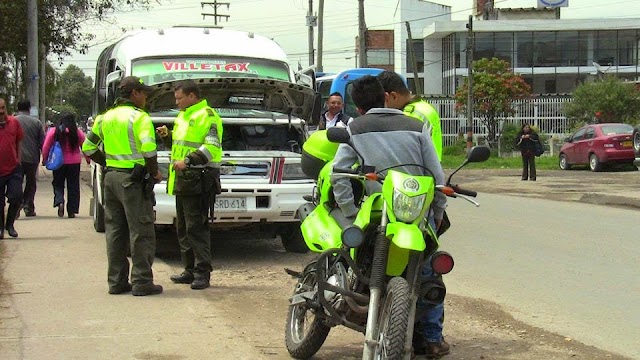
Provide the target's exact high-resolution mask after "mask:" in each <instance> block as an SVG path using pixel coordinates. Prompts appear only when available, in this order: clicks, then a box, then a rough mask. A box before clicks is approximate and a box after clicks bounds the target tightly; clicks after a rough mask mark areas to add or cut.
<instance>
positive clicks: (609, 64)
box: [394, 0, 640, 96]
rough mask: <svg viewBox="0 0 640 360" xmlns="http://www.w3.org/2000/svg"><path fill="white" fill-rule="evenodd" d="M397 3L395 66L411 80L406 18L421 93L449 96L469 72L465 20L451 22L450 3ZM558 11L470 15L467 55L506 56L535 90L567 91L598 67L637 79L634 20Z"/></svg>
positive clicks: (637, 22) (639, 22)
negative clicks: (568, 16)
mask: <svg viewBox="0 0 640 360" xmlns="http://www.w3.org/2000/svg"><path fill="white" fill-rule="evenodd" d="M399 8H400V9H401V10H400V20H401V21H400V22H399V23H398V24H397V25H396V26H395V28H394V34H395V44H394V46H395V49H399V51H398V50H396V58H395V69H396V71H398V72H400V73H402V74H403V75H405V76H406V77H407V78H408V79H410V80H409V83H410V85H412V84H413V81H414V80H413V78H414V75H413V66H411V61H410V58H409V57H408V56H406V54H407V41H406V40H405V39H407V31H406V27H405V23H404V22H405V21H410V24H411V32H412V35H413V38H414V39H416V40H414V49H415V50H416V54H417V70H418V77H419V78H420V83H421V85H422V89H423V90H422V92H423V93H424V94H430V95H444V96H450V95H452V94H453V93H454V92H455V89H456V87H457V86H458V85H459V84H460V83H461V81H462V79H463V78H464V77H465V76H467V72H468V69H467V54H468V52H467V51H466V48H467V41H468V40H467V39H468V33H467V21H451V8H450V7H449V6H444V5H439V4H435V3H432V2H429V1H422V0H401V1H400V7H399ZM418 14H419V15H418ZM558 14H559V12H555V11H554V10H553V9H533V8H532V9H495V10H493V11H492V12H491V13H489V14H486V13H485V14H484V16H482V15H480V16H477V17H476V18H474V21H473V31H474V34H475V47H474V59H475V60H477V59H480V58H492V57H497V58H500V59H504V60H507V61H508V62H509V63H510V64H511V65H512V68H513V69H514V72H516V73H519V74H520V75H522V76H523V78H524V79H525V81H527V82H528V83H529V84H530V85H531V86H532V92H533V93H534V94H551V93H570V92H572V91H573V90H574V89H575V88H576V86H578V85H579V84H580V83H582V82H585V81H591V80H593V79H595V78H597V77H598V76H600V75H601V74H602V73H606V74H615V75H617V76H619V77H621V78H623V79H628V80H637V79H638V78H639V75H640V61H639V58H640V49H639V45H640V19H567V20H563V19H559V18H557V17H559V16H558ZM483 17H484V18H485V19H486V20H483V19H482V18H483ZM415 19H419V20H415ZM420 55H422V56H420Z"/></svg>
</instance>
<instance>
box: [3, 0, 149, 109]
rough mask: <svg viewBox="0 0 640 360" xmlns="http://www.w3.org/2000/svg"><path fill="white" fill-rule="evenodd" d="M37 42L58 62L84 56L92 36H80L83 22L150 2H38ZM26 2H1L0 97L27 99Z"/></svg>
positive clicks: (75, 0) (143, 5) (43, 56)
mask: <svg viewBox="0 0 640 360" xmlns="http://www.w3.org/2000/svg"><path fill="white" fill-rule="evenodd" d="M37 1H38V40H39V41H40V42H41V43H42V44H44V47H45V52H44V53H43V54H40V58H41V59H46V58H47V56H48V55H50V54H53V55H57V56H58V58H59V59H62V58H63V57H64V56H66V55H69V54H70V53H71V51H74V50H75V51H79V52H81V53H82V52H85V51H86V50H87V49H88V46H89V42H90V41H91V40H92V39H93V38H94V35H93V34H91V33H87V32H82V31H81V30H82V29H81V27H82V24H83V23H84V22H85V21H91V20H105V19H106V18H108V17H109V16H110V14H112V12H113V11H114V10H118V9H123V8H140V7H147V6H148V4H149V2H150V0H37ZM28 24H29V22H28V18H27V1H26V0H22V1H0V29H2V31H0V95H5V96H7V98H23V97H25V95H26V78H27V76H26V69H27V66H26V57H27V27H28Z"/></svg>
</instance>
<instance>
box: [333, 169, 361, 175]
mask: <svg viewBox="0 0 640 360" xmlns="http://www.w3.org/2000/svg"><path fill="white" fill-rule="evenodd" d="M333 172H334V173H336V174H353V175H357V174H358V170H357V169H343V168H336V167H334V168H333Z"/></svg>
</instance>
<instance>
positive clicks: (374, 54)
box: [367, 49, 393, 65]
mask: <svg viewBox="0 0 640 360" xmlns="http://www.w3.org/2000/svg"><path fill="white" fill-rule="evenodd" d="M367 63H368V64H369V65H393V52H392V51H391V49H369V50H367Z"/></svg>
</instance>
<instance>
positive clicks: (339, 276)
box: [324, 262, 348, 310]
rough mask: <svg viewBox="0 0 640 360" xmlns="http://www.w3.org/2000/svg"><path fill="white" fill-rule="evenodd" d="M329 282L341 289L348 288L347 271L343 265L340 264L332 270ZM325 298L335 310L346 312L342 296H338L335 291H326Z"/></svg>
mask: <svg viewBox="0 0 640 360" xmlns="http://www.w3.org/2000/svg"><path fill="white" fill-rule="evenodd" d="M327 282H328V283H329V284H331V285H333V286H336V287H339V288H343V289H346V288H347V284H348V281H347V271H346V269H345V268H344V265H343V264H342V263H340V262H338V263H336V264H335V265H334V266H333V267H332V268H331V275H330V276H329V278H328V279H327ZM324 298H325V299H326V300H327V301H328V302H329V303H330V304H331V306H332V307H333V308H334V309H336V310H344V307H345V302H344V299H343V297H342V295H341V294H338V293H336V292H335V291H330V290H325V291H324Z"/></svg>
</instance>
